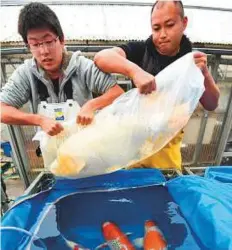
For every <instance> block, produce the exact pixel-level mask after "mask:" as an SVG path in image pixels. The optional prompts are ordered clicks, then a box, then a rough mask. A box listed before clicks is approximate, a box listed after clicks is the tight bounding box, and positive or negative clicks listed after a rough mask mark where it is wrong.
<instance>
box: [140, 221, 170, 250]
mask: <svg viewBox="0 0 232 250" xmlns="http://www.w3.org/2000/svg"><path fill="white" fill-rule="evenodd" d="M143 246H144V250H167V242H166V241H165V239H164V236H163V234H162V232H161V231H160V230H159V228H158V227H157V225H156V224H155V223H154V222H153V221H151V220H148V221H146V222H145V236H144V242H143Z"/></svg>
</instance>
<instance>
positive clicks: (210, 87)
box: [194, 52, 220, 111]
mask: <svg viewBox="0 0 232 250" xmlns="http://www.w3.org/2000/svg"><path fill="white" fill-rule="evenodd" d="M194 59H195V63H196V65H197V66H198V67H199V68H200V69H201V71H202V74H203V75H204V77H205V80H204V85H205V92H204V93H203V95H202V97H201V99H200V102H201V104H202V106H203V107H204V108H205V109H206V110H208V111H213V110H215V109H216V108H217V106H218V100H219V96H220V91H219V88H218V86H217V85H216V84H215V81H214V79H213V77H212V75H211V74H210V72H209V70H208V67H207V56H206V54H204V53H201V52H196V53H195V54H194Z"/></svg>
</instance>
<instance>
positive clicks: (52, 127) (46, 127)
mask: <svg viewBox="0 0 232 250" xmlns="http://www.w3.org/2000/svg"><path fill="white" fill-rule="evenodd" d="M40 127H41V128H42V129H43V131H44V132H46V133H47V134H48V135H51V136H54V135H57V134H59V133H60V132H61V131H62V130H63V129H64V128H63V126H62V125H61V124H60V123H59V122H57V121H54V120H53V119H51V118H47V117H42V118H41V121H40Z"/></svg>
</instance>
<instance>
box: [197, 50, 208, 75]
mask: <svg viewBox="0 0 232 250" xmlns="http://www.w3.org/2000/svg"><path fill="white" fill-rule="evenodd" d="M194 60H195V64H196V65H197V67H198V68H199V69H200V70H201V72H202V74H203V75H204V76H205V75H206V74H207V73H208V67H207V55H206V54H205V53H202V52H196V53H194Z"/></svg>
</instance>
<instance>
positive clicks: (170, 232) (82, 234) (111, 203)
mask: <svg viewBox="0 0 232 250" xmlns="http://www.w3.org/2000/svg"><path fill="white" fill-rule="evenodd" d="M222 170H223V169H222ZM229 171H230V173H231V172H232V168H230V169H227V172H229ZM147 220H152V221H155V222H156V224H157V225H158V227H159V229H160V230H161V232H162V233H163V235H164V238H165V240H166V242H167V248H168V249H194V250H195V249H196V250H197V249H232V185H231V184H230V183H223V182H219V181H217V180H213V179H210V178H207V177H199V176H181V177H177V178H175V179H172V180H170V181H166V180H165V178H164V176H163V175H162V173H161V172H160V171H159V170H157V169H134V170H129V171H128V170H124V171H117V172H115V173H112V174H107V175H102V176H95V177H89V178H83V179H77V180H67V179H63V180H62V179H59V180H57V182H56V183H55V185H54V186H53V187H52V188H51V189H49V190H47V191H44V192H42V193H39V194H36V195H34V196H31V197H27V198H24V199H23V200H21V201H19V202H18V204H15V205H14V207H12V208H11V209H10V210H9V211H8V212H7V213H6V214H5V215H4V217H3V219H2V225H1V234H2V235H1V236H2V249H33V250H34V249H57V250H59V249H64V250H65V249H80V246H81V247H82V249H95V248H96V247H98V246H107V244H106V245H104V243H107V241H106V239H105V238H104V237H103V234H102V225H103V224H104V223H105V222H108V221H111V222H114V223H115V224H117V225H118V226H119V228H120V229H121V231H122V232H123V233H124V234H125V235H127V237H128V239H129V240H130V242H131V243H132V244H133V245H134V247H135V249H144V248H143V239H144V223H145V221H147ZM102 244H103V245H102ZM78 247H79V248H78ZM105 249H107V247H106V248H105ZM108 249H109V248H108ZM111 249H113V248H111Z"/></svg>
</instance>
